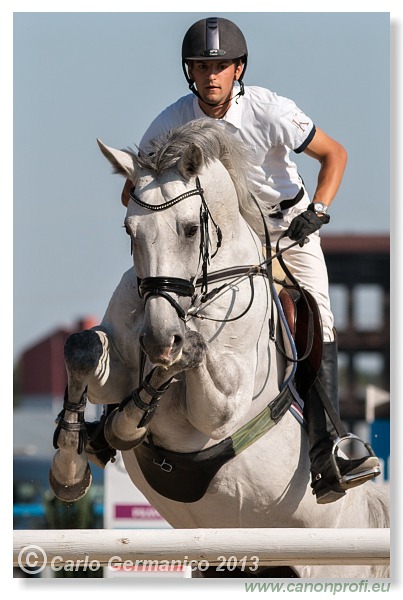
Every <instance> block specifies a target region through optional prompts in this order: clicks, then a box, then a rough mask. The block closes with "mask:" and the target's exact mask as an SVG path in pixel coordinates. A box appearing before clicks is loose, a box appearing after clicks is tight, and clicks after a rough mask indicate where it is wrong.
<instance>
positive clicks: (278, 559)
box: [13, 528, 390, 566]
mask: <svg viewBox="0 0 403 600" xmlns="http://www.w3.org/2000/svg"><path fill="white" fill-rule="evenodd" d="M389 537H390V530H389V529H280V528H279V529H263V528H262V529H163V530H161V529H158V530H153V529H148V530H144V529H142V530H133V529H102V530H99V529H98V530H97V529H60V530H16V531H14V549H13V561H14V565H21V564H26V561H27V556H28V555H29V552H30V551H31V552H33V553H34V554H33V555H32V554H31V558H28V561H30V560H32V556H35V557H36V560H37V561H38V564H44V563H46V564H50V563H51V561H52V559H53V558H55V557H57V560H58V564H64V563H66V561H78V560H87V561H99V563H100V564H103V565H106V564H112V563H111V562H110V561H111V558H112V557H119V559H120V560H117V559H116V560H113V561H112V562H113V563H114V564H115V563H116V564H117V563H119V562H124V561H126V560H130V561H133V562H134V561H136V560H137V561H145V560H147V561H151V560H152V561H162V560H164V561H167V560H169V561H172V560H177V561H183V560H184V558H185V557H186V558H187V560H188V562H189V561H195V560H196V561H201V560H204V561H208V563H209V564H210V565H217V564H219V563H220V557H225V558H226V559H228V558H229V557H236V558H237V559H238V560H244V561H245V564H249V565H252V564H253V563H254V561H256V558H255V557H257V558H258V560H259V564H260V565H271V566H278V565H290V566H291V565H336V564H337V565H370V564H373V565H385V564H389V561H390V540H389ZM31 546H36V547H37V548H36V549H32V548H31V549H30V548H29V547H31ZM38 547H39V549H40V550H42V552H40V551H39V550H38ZM245 557H246V558H245ZM221 560H222V559H221Z"/></svg>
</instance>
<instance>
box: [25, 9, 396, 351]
mask: <svg viewBox="0 0 403 600" xmlns="http://www.w3.org/2000/svg"><path fill="white" fill-rule="evenodd" d="M16 4H18V3H16ZM22 4H23V5H24V6H25V7H26V8H25V10H21V11H19V12H16V13H15V15H14V26H13V27H14V99H13V108H14V129H13V141H14V165H15V168H14V190H13V191H14V194H13V195H14V356H15V357H16V358H17V357H18V355H19V354H20V352H21V351H23V350H24V349H25V348H26V347H27V346H29V345H31V344H32V343H35V342H36V341H38V340H39V339H40V338H41V337H42V336H44V335H47V334H48V333H49V332H50V331H52V330H53V329H55V328H57V327H58V326H59V325H70V324H72V323H73V322H75V320H76V319H78V318H80V317H82V316H84V315H94V316H95V317H98V318H101V317H102V314H103V312H104V310H105V308H106V305H107V302H108V300H109V298H110V296H111V294H112V292H113V290H114V288H115V287H116V285H117V283H118V281H119V279H120V276H121V274H122V273H123V272H124V271H125V270H126V269H127V268H129V267H130V264H131V257H130V249H129V245H128V239H127V236H126V235H125V233H124V231H123V229H122V223H123V219H124V214H125V211H124V208H123V207H122V206H121V204H120V200H119V197H120V190H121V187H122V180H121V179H119V178H118V177H116V176H113V175H112V174H111V170H110V167H109V165H108V163H107V162H106V161H105V159H104V158H103V157H102V155H101V154H100V152H99V150H98V148H97V145H96V138H97V137H100V138H101V139H102V140H103V141H104V142H105V143H107V144H108V145H111V146H116V147H120V148H123V147H127V146H129V145H131V146H134V145H135V144H136V143H138V142H139V141H140V138H141V136H142V134H143V132H144V131H145V129H146V128H147V126H148V124H149V122H150V121H151V119H152V118H153V117H154V116H156V115H157V114H158V113H159V112H160V110H162V109H163V108H164V107H165V106H166V105H167V104H169V103H171V102H173V101H175V100H176V99H177V98H178V97H179V96H182V95H184V94H186V93H187V85H186V82H185V80H184V77H183V74H182V71H181V64H180V48H181V41H182V38H183V35H184V33H185V31H186V30H187V28H188V27H189V26H190V25H191V24H192V23H193V22H194V21H196V20H197V19H199V18H203V17H206V16H210V15H216V16H225V17H227V18H230V19H231V20H233V21H235V22H236V23H237V24H238V25H239V26H240V28H241V29H242V30H243V32H244V34H245V37H246V39H247V41H248V47H249V56H250V58H249V65H248V70H247V74H246V77H245V83H246V84H250V85H261V86H263V87H268V88H270V89H272V90H274V91H276V92H277V93H279V94H280V95H283V96H288V97H290V98H292V99H293V100H294V101H295V102H296V103H297V104H298V105H299V106H300V108H301V109H303V110H304V111H305V112H306V113H307V114H309V115H310V116H311V117H312V119H313V120H314V122H315V123H316V124H317V125H318V126H319V127H321V128H322V129H324V130H325V131H326V132H327V133H328V134H329V135H331V136H332V137H334V138H335V139H337V140H338V141H340V142H341V143H343V145H344V146H345V147H346V149H347V151H348V154H349V164H348V168H347V171H346V175H345V178H344V181H343V184H342V187H341V189H340V191H339V194H338V196H337V198H336V200H335V202H334V204H333V205H332V210H331V222H330V224H329V225H328V226H327V228H326V232H325V233H348V234H360V233H388V231H389V192H390V190H389V169H390V159H389V102H390V95H389V87H390V81H389V41H390V40H389V36H390V23H389V13H388V12H381V11H387V10H390V8H389V9H388V8H387V6H386V4H385V5H382V6H380V3H377V4H378V8H377V9H376V10H377V11H380V12H336V11H335V12H315V9H313V12H286V13H284V12H272V13H271V12H227V11H226V10H221V11H220V10H217V6H220V5H221V4H223V3H221V4H220V3H218V4H217V3H216V4H215V7H216V8H215V9H213V10H211V9H209V6H208V4H207V5H206V12H158V11H156V12H149V13H145V12H63V9H62V12H47V11H46V10H45V11H44V12H25V11H29V3H22ZM63 4H65V5H66V8H65V9H64V10H66V11H67V10H70V9H69V8H67V6H70V5H68V4H67V3H63V2H62V3H61V5H63ZM87 4H90V3H87ZM117 4H123V6H124V7H126V9H125V8H123V11H124V10H129V8H128V7H129V3H119V2H118V3H117ZM224 4H225V3H224ZM321 4H322V3H317V6H318V9H319V8H320V7H321ZM352 4H353V5H354V3H352ZM356 4H357V5H358V3H356ZM85 5H86V3H84V5H83V8H84V10H85ZM151 5H152V3H151ZM350 5H351V3H350ZM369 5H371V2H369V3H368V10H370V6H369ZM73 6H74V3H73ZM97 6H98V5H97ZM353 8H354V6H353ZM50 10H51V8H49V9H48V11H50ZM99 10H100V11H102V3H100V4H99ZM109 10H110V9H109ZM295 158H296V160H297V163H298V165H299V169H300V172H301V174H302V176H303V178H304V180H305V182H306V184H307V187H308V189H309V190H310V191H313V189H314V185H315V179H316V175H317V171H318V168H317V164H316V163H315V161H313V160H312V159H309V158H308V157H305V156H302V157H301V156H298V157H295ZM322 231H323V230H322Z"/></svg>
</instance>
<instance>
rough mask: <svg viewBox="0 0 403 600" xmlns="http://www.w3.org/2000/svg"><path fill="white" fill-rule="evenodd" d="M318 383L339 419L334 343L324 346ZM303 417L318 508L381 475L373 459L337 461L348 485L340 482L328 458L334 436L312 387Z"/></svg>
mask: <svg viewBox="0 0 403 600" xmlns="http://www.w3.org/2000/svg"><path fill="white" fill-rule="evenodd" d="M318 379H319V380H320V385H321V386H322V388H323V389H324V391H325V393H326V395H327V397H328V398H329V400H330V402H331V405H332V407H333V409H334V411H335V412H336V414H337V416H339V397H338V369H337V342H336V340H334V341H333V342H325V343H324V345H323V356H322V364H321V367H320V370H319V374H318ZM304 413H305V417H306V420H307V423H308V435H309V443H310V444H309V445H310V450H309V457H310V460H311V474H312V484H311V485H312V488H313V490H312V491H313V493H314V494H315V495H316V500H317V502H318V504H328V503H330V502H335V501H336V500H338V499H339V498H341V497H342V496H344V494H345V490H346V489H348V488H349V487H355V486H357V485H361V484H362V483H365V482H366V481H368V480H369V479H372V478H373V477H375V476H376V475H378V474H379V473H380V468H379V461H378V459H377V458H376V457H375V456H365V457H363V458H358V459H352V460H350V459H343V458H342V457H338V456H337V457H336V461H337V466H338V468H339V470H340V475H341V476H347V477H348V478H349V481H348V484H344V483H341V482H339V477H338V474H336V472H335V470H334V467H333V464H332V461H331V459H330V455H331V453H332V450H333V444H334V439H335V437H336V432H335V431H334V427H333V425H332V423H331V422H330V420H329V419H328V418H327V417H326V414H325V411H324V407H323V403H322V400H321V398H320V396H319V394H318V393H317V387H316V386H315V384H314V386H313V387H312V389H311V390H310V392H309V393H308V396H307V398H306V399H305V411H304Z"/></svg>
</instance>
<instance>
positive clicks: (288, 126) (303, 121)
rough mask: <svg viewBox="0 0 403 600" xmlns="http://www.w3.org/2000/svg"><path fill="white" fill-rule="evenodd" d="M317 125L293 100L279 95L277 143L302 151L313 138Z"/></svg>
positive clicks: (297, 151)
mask: <svg viewBox="0 0 403 600" xmlns="http://www.w3.org/2000/svg"><path fill="white" fill-rule="evenodd" d="M315 132H316V128H315V125H314V124H313V122H312V120H311V119H310V117H308V116H307V115H306V114H305V113H304V112H303V111H302V110H300V109H299V108H298V106H297V105H296V104H295V102H293V101H292V100H289V99H288V98H281V97H279V107H278V125H277V144H278V145H284V146H287V147H288V148H291V149H292V150H294V151H295V152H296V153H301V152H303V151H304V150H305V148H306V147H307V146H308V144H309V142H310V141H311V140H312V139H313V137H314V135H315Z"/></svg>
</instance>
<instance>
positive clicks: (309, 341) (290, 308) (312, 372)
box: [278, 283, 323, 398]
mask: <svg viewBox="0 0 403 600" xmlns="http://www.w3.org/2000/svg"><path fill="white" fill-rule="evenodd" d="M278 297H279V301H280V304H281V308H282V311H283V316H284V319H285V321H286V323H287V327H288V331H289V335H290V336H291V337H292V340H293V342H294V344H295V348H296V356H297V357H301V358H299V359H296V358H293V357H291V356H286V358H287V359H288V360H290V361H291V362H293V361H295V363H296V372H295V386H296V389H297V391H298V393H299V395H300V396H301V397H302V398H304V397H305V395H306V393H307V392H308V390H309V389H310V388H311V386H312V385H313V383H314V381H315V379H316V377H317V375H318V372H319V368H320V365H321V361H322V352H323V336H322V322H321V317H320V313H319V308H318V305H317V303H316V300H315V299H314V297H313V296H312V294H311V293H310V292H308V291H307V290H305V289H302V288H297V287H295V286H292V285H287V284H285V283H283V284H282V286H281V289H280V293H279V295H278ZM283 338H285V334H284V328H283ZM283 353H284V352H283Z"/></svg>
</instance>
